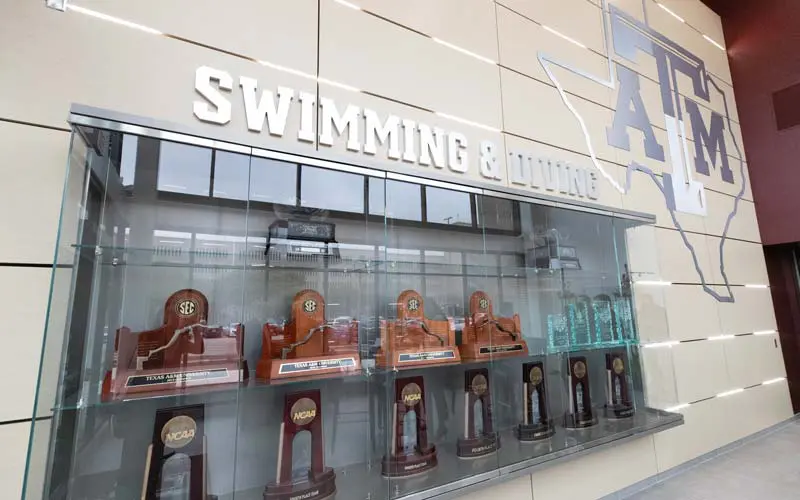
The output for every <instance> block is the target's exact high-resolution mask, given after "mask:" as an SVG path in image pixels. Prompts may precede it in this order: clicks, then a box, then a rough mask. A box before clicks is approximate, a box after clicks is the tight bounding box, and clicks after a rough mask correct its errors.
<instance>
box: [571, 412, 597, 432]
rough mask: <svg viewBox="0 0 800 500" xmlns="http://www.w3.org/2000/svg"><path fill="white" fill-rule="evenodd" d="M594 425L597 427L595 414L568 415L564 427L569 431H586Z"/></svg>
mask: <svg viewBox="0 0 800 500" xmlns="http://www.w3.org/2000/svg"><path fill="white" fill-rule="evenodd" d="M594 425H597V417H596V416H594V413H587V412H584V413H568V414H567V415H566V416H565V417H564V427H566V428H567V429H586V428H587V427H592V426H594Z"/></svg>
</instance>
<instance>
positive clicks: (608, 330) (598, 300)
mask: <svg viewBox="0 0 800 500" xmlns="http://www.w3.org/2000/svg"><path fill="white" fill-rule="evenodd" d="M592 312H593V313H594V332H595V339H596V341H597V342H598V343H600V344H607V343H612V342H616V341H617V340H619V337H618V334H617V318H616V314H615V312H614V302H613V301H612V300H611V297H610V296H608V295H605V294H601V295H597V296H595V298H594V300H592Z"/></svg>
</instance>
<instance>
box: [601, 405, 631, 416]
mask: <svg viewBox="0 0 800 500" xmlns="http://www.w3.org/2000/svg"><path fill="white" fill-rule="evenodd" d="M634 413H636V410H635V409H634V408H633V405H632V404H630V403H628V404H621V405H605V406H604V407H603V416H605V417H606V418H611V419H617V420H619V419H624V418H631V417H632V416H633V414H634Z"/></svg>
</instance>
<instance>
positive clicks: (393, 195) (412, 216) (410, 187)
mask: <svg viewBox="0 0 800 500" xmlns="http://www.w3.org/2000/svg"><path fill="white" fill-rule="evenodd" d="M383 185H384V181H383V180H382V179H376V178H370V179H369V213H370V214H371V215H384V213H385V214H386V217H390V218H392V219H403V220H413V221H421V220H422V191H420V186H419V185H417V184H410V183H408V182H399V181H392V180H387V181H386V193H385V197H384V191H383ZM384 198H385V199H384Z"/></svg>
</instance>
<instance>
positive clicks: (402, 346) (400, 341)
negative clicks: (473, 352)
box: [375, 290, 461, 369]
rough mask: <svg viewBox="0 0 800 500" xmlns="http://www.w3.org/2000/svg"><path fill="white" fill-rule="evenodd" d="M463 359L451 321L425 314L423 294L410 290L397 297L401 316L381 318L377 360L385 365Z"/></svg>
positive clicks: (401, 365)
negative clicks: (430, 317) (389, 318)
mask: <svg viewBox="0 0 800 500" xmlns="http://www.w3.org/2000/svg"><path fill="white" fill-rule="evenodd" d="M459 362H461V355H460V354H459V351H458V348H457V347H456V334H455V330H454V329H453V327H452V325H451V323H450V321H447V320H442V321H437V320H431V319H427V318H425V304H424V302H423V300H422V296H421V295H420V294H419V293H417V292H416V291H414V290H406V291H404V292H403V293H401V294H400V297H398V299H397V319H395V320H387V321H381V345H380V348H379V349H378V353H377V354H376V356H375V363H376V364H377V365H378V366H381V367H384V368H395V369H404V368H411V367H415V366H425V365H437V364H448V363H459Z"/></svg>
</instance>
